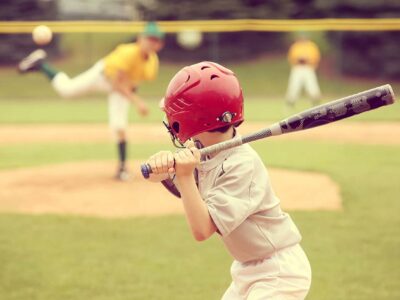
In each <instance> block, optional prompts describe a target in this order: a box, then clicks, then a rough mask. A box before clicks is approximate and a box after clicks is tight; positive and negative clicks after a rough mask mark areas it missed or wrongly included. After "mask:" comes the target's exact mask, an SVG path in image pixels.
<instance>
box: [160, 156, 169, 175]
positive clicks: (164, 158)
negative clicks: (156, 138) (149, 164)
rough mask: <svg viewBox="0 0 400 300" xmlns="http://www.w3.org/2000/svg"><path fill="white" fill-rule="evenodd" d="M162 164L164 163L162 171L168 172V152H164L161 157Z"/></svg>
mask: <svg viewBox="0 0 400 300" xmlns="http://www.w3.org/2000/svg"><path fill="white" fill-rule="evenodd" d="M161 164H162V171H163V173H165V172H167V170H168V154H167V153H164V154H163V155H162V157H161Z"/></svg>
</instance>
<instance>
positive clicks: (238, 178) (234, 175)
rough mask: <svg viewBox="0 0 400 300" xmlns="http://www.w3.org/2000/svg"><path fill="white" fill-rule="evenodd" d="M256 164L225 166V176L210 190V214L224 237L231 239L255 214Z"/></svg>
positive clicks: (227, 164) (244, 162)
mask: <svg viewBox="0 0 400 300" xmlns="http://www.w3.org/2000/svg"><path fill="white" fill-rule="evenodd" d="M253 166H254V162H253V161H252V160H251V159H249V160H248V161H242V162H241V163H240V164H237V163H236V164H229V162H228V161H225V162H224V164H223V165H222V171H221V175H220V176H219V177H218V178H217V180H216V182H215V186H214V187H213V188H211V189H210V190H209V192H208V193H207V196H206V197H205V199H204V201H205V202H206V204H207V207H208V211H209V214H210V216H211V218H212V219H213V221H214V224H215V225H216V226H217V228H218V231H219V232H220V233H221V235H222V236H225V235H228V234H229V233H230V232H232V231H233V230H234V229H235V228H236V227H237V226H239V225H240V224H241V223H242V222H243V221H244V220H245V219H246V218H247V217H248V216H249V215H250V214H252V212H253V211H254V205H257V204H255V203H252V199H251V188H252V183H253Z"/></svg>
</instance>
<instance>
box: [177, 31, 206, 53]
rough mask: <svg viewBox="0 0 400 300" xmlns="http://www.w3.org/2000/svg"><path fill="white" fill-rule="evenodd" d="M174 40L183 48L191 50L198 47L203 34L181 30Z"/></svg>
mask: <svg viewBox="0 0 400 300" xmlns="http://www.w3.org/2000/svg"><path fill="white" fill-rule="evenodd" d="M176 39H177V41H178V44H179V45H181V46H182V47H183V48H185V49H188V50H193V49H195V48H197V47H198V46H200V44H201V42H202V41H203V34H202V33H201V31H198V30H182V31H179V32H178V34H177V36H176Z"/></svg>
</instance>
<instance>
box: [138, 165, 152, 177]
mask: <svg viewBox="0 0 400 300" xmlns="http://www.w3.org/2000/svg"><path fill="white" fill-rule="evenodd" d="M140 170H141V172H142V175H143V177H144V178H146V179H148V178H149V177H150V174H151V173H152V170H151V167H150V165H149V164H143V165H141V166H140Z"/></svg>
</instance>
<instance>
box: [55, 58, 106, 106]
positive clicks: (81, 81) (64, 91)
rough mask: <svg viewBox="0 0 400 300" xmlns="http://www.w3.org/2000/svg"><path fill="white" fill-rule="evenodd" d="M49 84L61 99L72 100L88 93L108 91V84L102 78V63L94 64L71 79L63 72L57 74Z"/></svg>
mask: <svg viewBox="0 0 400 300" xmlns="http://www.w3.org/2000/svg"><path fill="white" fill-rule="evenodd" d="M51 84H52V86H53V88H54V90H55V91H56V92H57V93H58V94H59V95H60V96H61V97H63V98H74V97H79V96H82V95H85V94H88V93H90V92H95V91H108V90H110V87H109V83H108V82H106V80H105V79H104V77H103V65H102V63H97V64H95V65H94V66H93V67H91V68H90V69H88V70H87V71H85V72H83V73H81V74H79V75H78V76H76V77H73V78H70V77H69V76H68V75H67V74H65V73H64V72H59V73H57V75H55V76H54V78H53V79H52V80H51Z"/></svg>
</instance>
